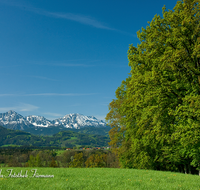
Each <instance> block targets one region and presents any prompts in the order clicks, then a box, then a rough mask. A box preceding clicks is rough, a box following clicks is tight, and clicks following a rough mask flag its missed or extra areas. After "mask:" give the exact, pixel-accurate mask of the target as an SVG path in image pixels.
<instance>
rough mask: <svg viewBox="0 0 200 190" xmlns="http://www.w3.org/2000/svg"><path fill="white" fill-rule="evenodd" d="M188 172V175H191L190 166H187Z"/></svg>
mask: <svg viewBox="0 0 200 190" xmlns="http://www.w3.org/2000/svg"><path fill="white" fill-rule="evenodd" d="M188 172H189V174H191V166H190V164H188Z"/></svg>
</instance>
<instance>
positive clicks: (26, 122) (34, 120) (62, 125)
mask: <svg viewBox="0 0 200 190" xmlns="http://www.w3.org/2000/svg"><path fill="white" fill-rule="evenodd" d="M0 126H3V127H6V128H8V129H13V130H22V131H26V132H30V133H32V134H39V135H41V134H42V135H53V134H55V133H58V132H59V131H63V130H67V129H82V128H85V127H95V128H104V127H106V126H107V125H106V123H105V122H104V121H103V120H98V119H97V118H95V117H94V116H84V115H82V114H78V113H75V114H68V115H65V116H64V117H61V118H58V119H55V120H48V119H46V118H45V117H42V116H36V115H30V116H26V117H24V116H22V115H20V114H18V113H17V112H15V111H13V110H10V111H8V112H6V113H0Z"/></svg>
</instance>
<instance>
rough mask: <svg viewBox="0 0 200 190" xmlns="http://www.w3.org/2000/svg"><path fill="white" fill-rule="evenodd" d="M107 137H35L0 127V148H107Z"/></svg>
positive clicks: (70, 134) (70, 133) (72, 134)
mask: <svg viewBox="0 0 200 190" xmlns="http://www.w3.org/2000/svg"><path fill="white" fill-rule="evenodd" d="M108 142H109V137H107V136H101V135H93V134H83V133H78V132H75V131H70V130H67V131H61V132H59V133H57V134H54V135H53V136H37V135H32V134H30V133H27V132H23V131H19V130H10V129H6V128H4V127H1V126H0V146H9V145H21V146H22V145H23V146H38V147H51V146H53V147H69V148H72V147H75V146H77V145H82V146H93V147H94V146H95V147H97V146H108Z"/></svg>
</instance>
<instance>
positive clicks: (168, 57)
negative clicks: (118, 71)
mask: <svg viewBox="0 0 200 190" xmlns="http://www.w3.org/2000/svg"><path fill="white" fill-rule="evenodd" d="M199 21H200V3H199V1H198V0H182V1H178V2H177V4H176V6H175V7H174V10H173V11H171V10H169V11H166V8H165V7H163V17H160V16H159V15H155V17H154V18H153V20H152V21H151V22H148V23H149V26H147V27H146V29H144V28H142V31H138V32H137V35H138V38H139V40H140V42H141V43H140V44H138V46H137V47H134V46H133V45H130V47H129V50H128V59H129V66H130V67H131V72H130V75H129V77H128V78H127V79H126V81H123V82H122V84H121V86H120V87H119V88H118V89H117V91H116V99H115V100H113V101H112V102H111V103H110V105H109V110H110V112H109V113H108V114H107V117H106V119H107V121H109V124H110V125H111V127H112V129H111V131H110V138H111V142H110V145H112V146H113V148H114V151H115V152H116V153H117V154H118V156H119V158H120V162H121V165H122V167H128V168H148V169H162V170H163V169H165V170H178V169H179V170H180V168H179V167H178V166H179V165H180V164H182V165H188V164H189V165H192V166H195V167H196V166H197V165H199V163H200V157H199V156H200V150H199V148H198V147H200V146H199V145H200V127H199V126H200V125H199V124H200V122H199V118H200V109H199V108H200V106H199V105H200V88H199V87H200V24H199ZM117 147H119V148H117Z"/></svg>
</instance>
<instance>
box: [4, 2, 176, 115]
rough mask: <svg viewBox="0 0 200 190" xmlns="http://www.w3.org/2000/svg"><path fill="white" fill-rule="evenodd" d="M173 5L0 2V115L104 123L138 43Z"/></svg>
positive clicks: (155, 3)
mask: <svg viewBox="0 0 200 190" xmlns="http://www.w3.org/2000/svg"><path fill="white" fill-rule="evenodd" d="M176 2H177V1H176V0H154V1H149V0H143V1H134V0H124V1H122V0H95V1H94V0H85V1H83V0H73V1H69V0H0V26H1V27H0V41H1V43H0V71H1V72H0V80H1V83H0V89H1V91H0V113H4V112H7V111H9V110H11V109H12V110H14V111H16V112H18V113H20V114H22V115H23V116H28V115H40V116H44V117H46V118H48V119H55V118H59V117H63V116H64V115H66V114H69V113H80V114H83V115H87V116H91V115H93V116H95V117H97V118H98V119H104V118H105V116H106V114H107V113H108V105H109V103H110V102H111V101H112V99H114V98H115V91H116V89H117V87H118V86H120V84H121V82H122V80H125V79H126V78H127V76H128V73H129V72H130V67H129V66H128V59H127V51H128V48H129V44H133V45H134V46H137V44H138V43H140V42H139V40H138V38H137V34H136V32H137V31H138V30H141V28H142V27H144V28H146V26H147V25H148V23H147V21H151V20H152V19H153V17H154V16H155V15H156V14H159V15H161V16H162V7H163V6H164V5H166V8H167V10H168V9H171V10H172V9H173V8H174V6H175V5H176Z"/></svg>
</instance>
